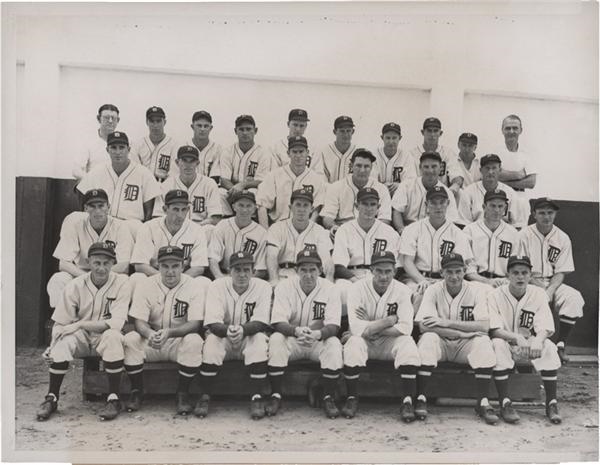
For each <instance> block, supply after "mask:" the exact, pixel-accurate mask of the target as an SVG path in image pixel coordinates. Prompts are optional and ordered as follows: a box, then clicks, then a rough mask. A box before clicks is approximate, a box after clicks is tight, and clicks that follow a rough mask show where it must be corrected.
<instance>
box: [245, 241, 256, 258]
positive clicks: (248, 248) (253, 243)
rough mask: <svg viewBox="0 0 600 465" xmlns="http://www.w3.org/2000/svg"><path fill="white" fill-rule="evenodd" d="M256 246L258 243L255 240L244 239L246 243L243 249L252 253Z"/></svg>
mask: <svg viewBox="0 0 600 465" xmlns="http://www.w3.org/2000/svg"><path fill="white" fill-rule="evenodd" d="M257 248H258V243H257V242H256V241H253V240H252V239H246V243H245V244H244V249H243V251H244V252H248V253H251V254H252V255H254V252H256V249H257Z"/></svg>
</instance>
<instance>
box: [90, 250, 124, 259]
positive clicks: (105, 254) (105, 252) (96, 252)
mask: <svg viewBox="0 0 600 465" xmlns="http://www.w3.org/2000/svg"><path fill="white" fill-rule="evenodd" d="M94 255H104V256H105V257H109V258H114V259H115V260H116V259H117V256H116V255H115V254H114V253H111V252H108V251H107V250H101V249H98V250H94V251H93V252H92V253H91V254H90V253H88V257H93V256H94Z"/></svg>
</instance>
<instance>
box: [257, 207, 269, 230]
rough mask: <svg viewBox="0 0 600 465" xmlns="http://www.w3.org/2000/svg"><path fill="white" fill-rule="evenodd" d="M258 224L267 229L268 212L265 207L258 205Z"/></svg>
mask: <svg viewBox="0 0 600 465" xmlns="http://www.w3.org/2000/svg"><path fill="white" fill-rule="evenodd" d="M258 224H260V225H261V226H262V227H263V228H265V229H269V213H268V212H267V209H266V208H265V207H258Z"/></svg>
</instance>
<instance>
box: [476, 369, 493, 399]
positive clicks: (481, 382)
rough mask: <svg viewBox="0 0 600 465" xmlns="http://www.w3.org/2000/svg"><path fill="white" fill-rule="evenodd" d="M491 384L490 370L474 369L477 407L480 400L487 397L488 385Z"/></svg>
mask: <svg viewBox="0 0 600 465" xmlns="http://www.w3.org/2000/svg"><path fill="white" fill-rule="evenodd" d="M491 382H492V369H491V368H476V369H475V386H476V388H477V405H479V403H480V402H481V399H483V398H484V397H487V396H488V392H489V390H490V383H491Z"/></svg>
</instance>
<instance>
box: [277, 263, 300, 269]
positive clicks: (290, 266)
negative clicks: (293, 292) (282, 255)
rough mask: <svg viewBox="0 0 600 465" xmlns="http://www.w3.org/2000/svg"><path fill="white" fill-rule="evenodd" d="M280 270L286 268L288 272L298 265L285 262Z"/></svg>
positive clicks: (281, 264) (280, 265)
mask: <svg viewBox="0 0 600 465" xmlns="http://www.w3.org/2000/svg"><path fill="white" fill-rule="evenodd" d="M279 268H284V269H286V270H289V269H293V268H296V264H295V263H292V262H284V263H280V264H279Z"/></svg>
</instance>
